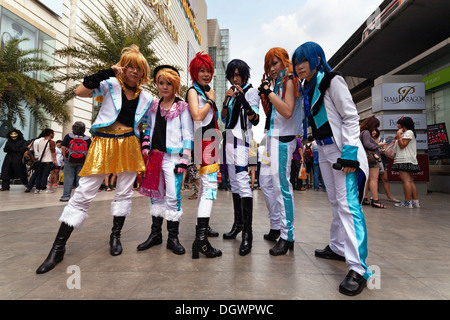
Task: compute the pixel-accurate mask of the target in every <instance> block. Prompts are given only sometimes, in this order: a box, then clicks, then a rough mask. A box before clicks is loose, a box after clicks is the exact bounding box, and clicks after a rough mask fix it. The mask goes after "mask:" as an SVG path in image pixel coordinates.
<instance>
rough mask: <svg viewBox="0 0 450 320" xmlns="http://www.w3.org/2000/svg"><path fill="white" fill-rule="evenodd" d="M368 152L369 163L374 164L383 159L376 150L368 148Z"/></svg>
mask: <svg viewBox="0 0 450 320" xmlns="http://www.w3.org/2000/svg"><path fill="white" fill-rule="evenodd" d="M366 154H367V161H368V162H369V165H374V164H376V163H377V162H380V161H381V158H380V156H379V155H378V154H377V153H376V152H375V151H371V150H366Z"/></svg>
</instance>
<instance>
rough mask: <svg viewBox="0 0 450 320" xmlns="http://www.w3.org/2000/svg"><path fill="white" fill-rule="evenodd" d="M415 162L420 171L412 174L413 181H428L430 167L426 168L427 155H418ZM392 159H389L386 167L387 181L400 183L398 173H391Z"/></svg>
mask: <svg viewBox="0 0 450 320" xmlns="http://www.w3.org/2000/svg"><path fill="white" fill-rule="evenodd" d="M417 162H418V163H419V167H420V171H419V172H417V173H413V177H414V181H426V182H428V181H430V167H429V166H428V155H427V154H418V155H417ZM393 163H394V160H393V159H389V165H388V170H387V172H388V179H389V181H401V180H400V177H399V174H398V171H392V165H393Z"/></svg>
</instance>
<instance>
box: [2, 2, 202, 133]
mask: <svg viewBox="0 0 450 320" xmlns="http://www.w3.org/2000/svg"><path fill="white" fill-rule="evenodd" d="M61 1H62V2H63V10H62V15H61V16H58V15H56V14H54V13H52V12H50V11H49V10H47V9H46V8H45V7H44V6H43V5H41V4H40V3H39V2H37V1H32V0H21V1H12V0H0V6H2V7H4V8H5V9H8V10H9V11H11V12H12V13H13V14H15V15H17V16H18V17H20V18H21V19H23V20H25V21H27V22H28V23H30V24H32V25H33V26H35V27H36V28H38V29H40V30H42V31H43V32H45V33H46V34H48V35H49V36H50V37H52V38H54V39H55V49H62V48H64V47H65V46H67V45H69V42H70V41H71V40H70V37H69V34H70V30H71V29H72V28H73V29H72V30H74V34H75V36H76V37H81V38H84V39H89V38H90V35H89V34H88V32H87V30H86V29H85V27H84V26H83V24H82V20H83V19H84V18H85V17H86V16H89V17H91V18H93V19H94V20H96V21H100V17H101V16H102V15H103V14H104V13H105V8H106V4H107V1H106V0H98V1H97V0H61ZM150 2H151V1H148V0H146V1H144V0H124V1H114V2H113V3H114V5H115V6H116V9H117V10H118V12H119V14H120V15H121V17H122V18H124V19H126V18H127V17H128V12H129V11H130V9H131V8H133V7H136V6H137V7H138V8H139V10H140V11H141V12H143V13H144V14H145V15H146V16H148V17H149V18H150V19H152V20H154V21H155V25H156V29H157V30H159V34H158V36H157V38H156V39H155V41H154V43H153V45H152V47H153V49H154V50H155V53H156V56H157V57H158V58H160V59H161V63H162V64H172V65H176V66H178V67H181V70H180V74H181V79H182V84H183V85H186V86H187V85H188V76H187V71H188V65H189V61H188V43H190V44H191V47H192V48H193V50H194V51H195V52H198V51H200V50H201V49H202V46H201V45H200V43H199V41H198V40H197V39H196V37H195V34H194V32H193V31H192V28H191V25H190V23H189V21H188V19H187V18H186V14H185V11H184V9H183V7H182V6H181V3H182V1H179V0H178V1H170V3H171V5H170V7H168V8H167V6H166V5H167V4H168V3H169V1H167V0H161V1H160V4H161V5H162V7H163V8H164V13H165V14H166V15H167V18H168V19H169V20H170V21H171V22H172V23H173V25H174V27H175V29H176V31H177V33H178V41H177V42H176V41H174V40H173V39H172V37H171V36H170V34H169V32H168V31H167V29H166V27H165V26H164V25H163V23H162V21H161V19H160V18H159V17H158V15H157V12H156V11H155V10H154V7H152V6H151V5H150ZM187 2H189V1H187ZM196 7H197V8H198V9H199V12H200V14H198V17H199V18H201V19H203V20H205V21H202V22H201V23H199V24H201V25H202V26H203V31H202V33H201V35H202V37H201V38H202V40H201V41H202V45H203V47H205V46H207V36H205V34H204V32H205V28H204V26H205V25H206V2H205V0H197V1H196ZM54 58H55V60H54V61H55V65H65V64H67V59H66V58H64V59H63V58H61V57H59V56H55V57H54ZM55 88H56V89H57V90H60V91H63V90H65V89H66V83H57V84H55ZM70 111H72V113H73V122H75V121H83V122H85V123H86V127H87V128H90V125H91V123H90V121H91V116H92V100H91V99H80V98H75V99H74V101H73V110H70ZM28 125H30V124H28ZM50 127H51V128H52V129H54V130H55V133H56V135H55V138H56V139H58V138H61V137H62V136H63V134H65V133H66V132H63V131H64V128H62V127H61V126H59V125H58V124H56V123H51V126H50ZM70 127H71V124H69V125H68V126H67V127H66V131H67V130H68V128H70ZM28 138H32V137H28Z"/></svg>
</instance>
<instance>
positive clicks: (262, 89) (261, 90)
mask: <svg viewBox="0 0 450 320" xmlns="http://www.w3.org/2000/svg"><path fill="white" fill-rule="evenodd" d="M266 86H267V89H266V88H265V87H266ZM258 91H259V95H261V94H264V95H266V96H267V97H268V96H269V94H270V93H271V92H272V90H270V83H269V82H267V81H263V82H262V83H261V85H260V86H259V88H258Z"/></svg>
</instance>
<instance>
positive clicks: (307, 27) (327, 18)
mask: <svg viewBox="0 0 450 320" xmlns="http://www.w3.org/2000/svg"><path fill="white" fill-rule="evenodd" d="M382 2H383V1H382V0H283V1H273V0H272V1H268V0H245V1H244V0H206V4H207V7H208V19H215V18H216V19H218V22H219V27H220V28H221V29H229V30H230V61H231V60H232V59H235V58H236V59H242V60H244V61H246V62H247V63H248V65H249V66H250V68H251V77H252V78H251V82H252V84H253V86H256V87H258V86H259V84H260V83H261V78H262V75H263V72H264V68H263V66H264V56H265V54H266V52H267V51H268V50H269V49H270V48H272V47H282V48H284V49H286V51H287V52H288V53H289V55H290V56H292V53H293V52H294V51H295V49H296V48H297V47H298V46H300V45H301V44H302V43H304V42H307V41H314V42H317V43H319V44H320V45H321V46H322V48H323V49H324V51H325V55H326V58H327V59H330V58H331V57H332V56H333V54H334V53H335V52H336V51H337V50H338V49H339V48H340V47H341V46H342V45H343V44H344V43H345V41H347V40H348V38H349V37H350V36H351V35H352V34H353V33H354V32H355V31H356V30H357V29H358V28H359V27H360V26H361V25H362V24H363V23H365V22H366V20H367V19H368V18H369V16H371V14H372V13H374V11H376V9H377V8H378V6H379V5H380V4H381V3H382Z"/></svg>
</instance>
